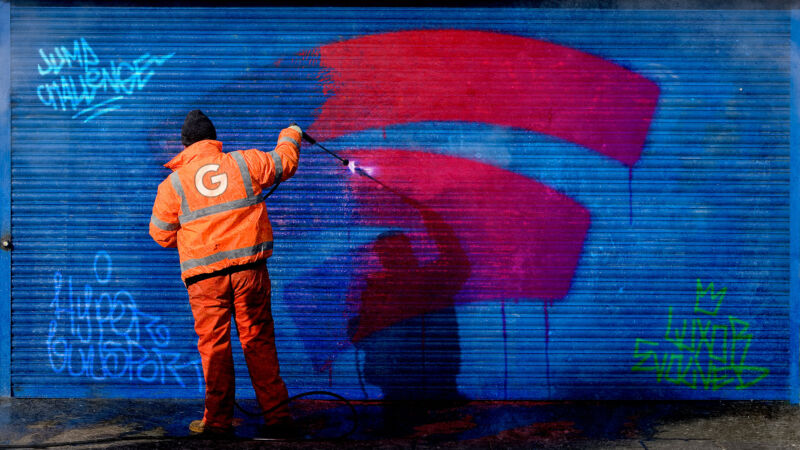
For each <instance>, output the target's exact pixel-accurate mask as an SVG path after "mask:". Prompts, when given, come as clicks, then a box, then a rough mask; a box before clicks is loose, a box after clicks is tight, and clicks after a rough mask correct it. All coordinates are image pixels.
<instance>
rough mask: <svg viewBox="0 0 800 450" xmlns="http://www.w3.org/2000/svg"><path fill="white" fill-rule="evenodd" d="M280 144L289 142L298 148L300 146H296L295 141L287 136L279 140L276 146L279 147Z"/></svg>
mask: <svg viewBox="0 0 800 450" xmlns="http://www.w3.org/2000/svg"><path fill="white" fill-rule="evenodd" d="M281 142H291V143H292V144H294V145H296V146H298V147H300V144H298V143H297V141H295V140H294V139H292V138H290V137H289V136H284V137H282V138H280V139H279V140H278V145H280V144H281Z"/></svg>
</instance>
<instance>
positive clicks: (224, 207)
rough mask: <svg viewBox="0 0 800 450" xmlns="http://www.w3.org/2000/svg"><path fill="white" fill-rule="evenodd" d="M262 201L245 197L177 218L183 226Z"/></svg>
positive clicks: (257, 198)
mask: <svg viewBox="0 0 800 450" xmlns="http://www.w3.org/2000/svg"><path fill="white" fill-rule="evenodd" d="M262 201H264V200H263V199H262V198H261V197H247V198H243V199H240V200H233V201H230V202H225V203H220V204H219V205H212V206H207V207H205V208H201V209H198V210H197V211H192V212H190V213H187V214H182V215H180V216H179V217H178V220H179V221H180V222H181V223H182V224H184V223H186V222H191V221H192V220H196V219H199V218H201V217H205V216H210V215H211V214H217V213H221V212H224V211H230V210H233V209H239V208H244V207H246V206H253V205H257V204H259V203H261V202H262Z"/></svg>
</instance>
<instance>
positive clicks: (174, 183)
mask: <svg viewBox="0 0 800 450" xmlns="http://www.w3.org/2000/svg"><path fill="white" fill-rule="evenodd" d="M301 139H302V135H301V133H300V132H298V131H297V130H295V129H293V128H286V129H284V130H283V131H281V133H280V136H279V137H278V145H277V146H276V147H275V150H273V151H271V152H269V153H266V152H262V151H259V150H254V149H253V150H242V151H235V152H231V153H223V152H222V143H221V142H218V141H213V140H203V141H200V142H196V143H194V144H192V145H190V146H188V147H186V148H185V149H184V150H183V151H182V152H181V153H179V154H178V155H177V156H176V157H175V158H173V159H172V161H170V162H168V163H167V164H165V165H164V166H165V167H167V168H169V169H172V170H173V172H172V174H171V175H170V176H169V177H167V179H166V180H164V181H163V182H162V183H161V184H160V185H159V186H158V194H157V196H156V200H155V203H154V204H153V215H152V216H151V218H150V236H152V237H153V239H155V241H156V242H158V243H159V244H160V245H161V246H163V247H178V255H179V256H180V261H181V278H183V280H184V281H185V280H186V279H187V278H190V277H193V276H196V275H202V274H207V273H212V272H217V271H219V270H223V269H227V268H229V267H233V266H239V265H243V264H248V263H254V262H257V261H262V260H265V259H266V258H268V257H269V256H270V255H272V226H271V225H270V223H269V218H268V217H267V207H266V205H265V204H264V199H263V198H262V196H261V194H262V192H263V191H264V190H265V189H266V188H269V187H270V186H272V185H274V184H276V183H279V182H281V181H285V180H287V179H289V178H290V177H291V176H292V175H294V173H295V171H296V170H297V162H298V159H299V156H300V142H301Z"/></svg>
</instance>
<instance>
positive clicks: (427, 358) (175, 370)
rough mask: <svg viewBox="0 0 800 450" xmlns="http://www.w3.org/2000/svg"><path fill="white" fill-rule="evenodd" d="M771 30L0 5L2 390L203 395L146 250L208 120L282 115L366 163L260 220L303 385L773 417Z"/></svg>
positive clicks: (299, 386) (785, 214)
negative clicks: (693, 404)
mask: <svg viewBox="0 0 800 450" xmlns="http://www.w3.org/2000/svg"><path fill="white" fill-rule="evenodd" d="M790 25H791V21H790V15H789V14H788V13H787V12H782V11H758V12H753V11H709V12H702V11H588V10H552V11H551V10H525V9H510V10H506V9H402V8H398V9H327V8H325V9H303V10H297V9H221V8H215V9H204V8H84V7H69V8H39V7H37V8H32V7H12V8H11V37H12V39H11V167H12V203H11V219H12V234H13V237H14V243H15V249H14V250H13V254H12V263H11V264H12V266H11V267H12V291H11V296H12V308H11V322H12V328H11V330H12V335H13V336H12V340H11V391H12V394H13V395H15V396H20V397H83V396H91V397H200V396H202V392H203V383H202V374H201V371H200V366H199V360H198V355H197V351H196V348H195V344H196V335H195V334H194V330H193V322H192V317H191V312H190V309H189V306H188V301H187V296H186V291H185V287H184V286H183V284H182V283H181V280H180V277H179V266H178V257H177V253H176V252H175V250H172V249H161V248H160V247H158V246H157V245H156V244H155V243H154V242H153V241H152V240H151V239H150V237H149V236H148V233H147V229H148V223H149V220H150V214H151V207H152V203H153V200H154V198H155V193H156V187H157V186H158V183H160V182H161V181H162V180H163V179H164V178H165V177H166V176H168V175H169V171H168V170H167V169H165V168H163V166H162V165H163V164H164V163H166V162H167V161H169V160H170V159H171V158H172V157H173V156H174V155H175V154H176V153H177V152H179V151H180V150H181V149H182V146H181V145H180V127H181V124H182V121H183V117H184V116H185V114H186V112H188V111H189V110H191V109H195V108H199V109H202V110H203V111H204V112H205V113H206V114H207V115H208V116H209V117H210V118H211V119H212V120H213V121H214V123H215V125H216V128H217V131H218V137H219V140H221V141H222V142H223V143H224V149H225V150H227V151H233V150H240V149H247V148H258V149H261V150H264V151H269V150H272V148H273V147H274V145H275V141H276V139H277V134H278V132H279V130H280V129H281V128H283V127H285V126H288V125H289V123H291V122H297V123H299V124H300V125H301V126H302V127H303V128H304V129H305V130H307V131H308V132H309V134H311V135H312V136H315V137H316V138H317V139H318V140H319V141H320V142H321V143H323V145H325V146H326V147H327V148H329V149H331V150H334V151H337V152H341V156H342V157H345V158H349V160H350V161H353V162H354V163H355V164H356V166H355V167H353V170H348V169H347V168H345V167H343V166H342V165H341V164H340V163H339V162H338V161H336V160H335V159H333V158H331V157H330V156H329V155H327V154H325V153H324V152H322V151H321V150H320V149H318V148H316V147H313V146H310V145H308V144H306V145H304V147H303V150H302V155H301V166H300V169H299V170H298V173H297V175H296V176H295V178H293V179H292V180H290V181H288V182H286V183H283V184H282V185H281V186H280V188H279V189H278V190H277V191H276V193H275V194H274V195H273V196H272V197H271V198H270V199H269V200H267V206H268V209H269V211H270V217H271V220H272V224H273V226H274V230H275V248H274V256H273V257H272V258H271V259H270V262H269V268H270V273H271V276H272V279H273V312H274V315H275V321H276V332H277V338H278V350H279V354H280V358H281V362H282V364H281V370H282V374H283V376H284V378H285V380H286V382H287V384H288V386H289V387H290V391H292V392H293V393H297V392H300V391H306V390H311V389H320V388H323V389H330V390H334V391H336V392H339V393H341V394H343V395H347V396H349V397H352V398H372V399H375V398H382V397H385V398H396V397H398V396H406V397H407V398H446V397H454V396H464V397H467V398H473V399H574V398H597V399H611V398H649V399H653V398H671V399H709V398H726V399H786V398H789V396H790V392H791V390H792V389H794V390H795V394H796V385H797V381H798V380H797V379H795V378H796V375H797V374H796V370H795V369H790V366H791V364H794V365H797V362H798V361H797V355H796V353H797V349H796V348H794V347H793V345H794V344H792V342H794V340H793V339H790V334H791V333H795V334H796V332H797V330H791V331H790V316H789V313H790V295H789V294H790V292H789V291H790V273H789V263H790V258H789V237H790V235H789V226H790V217H789V216H790V205H789V193H790V165H789V163H790V158H789V154H790V152H789V135H790V120H789V118H790V113H789V111H790V52H789V48H790ZM356 169H357V170H356ZM376 180H377V181H376ZM236 345H238V344H235V347H234V348H235V349H236ZM235 358H236V370H237V374H238V378H237V389H239V391H240V392H239V393H238V394H239V395H240V396H252V395H253V394H252V390H251V388H250V385H249V380H248V379H247V370H246V368H245V366H244V361H243V358H242V357H241V351H240V350H239V351H235ZM790 372H791V373H790ZM791 374H794V378H792V375H791Z"/></svg>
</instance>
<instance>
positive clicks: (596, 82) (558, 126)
mask: <svg viewBox="0 0 800 450" xmlns="http://www.w3.org/2000/svg"><path fill="white" fill-rule="evenodd" d="M315 53H316V52H315ZM319 58H320V65H321V66H322V67H323V68H325V69H327V70H328V73H327V76H326V77H325V81H324V82H325V86H324V92H325V93H326V94H331V96H330V97H329V98H328V99H327V101H326V102H325V103H324V104H323V105H322V107H321V108H320V114H319V116H318V117H317V120H316V121H315V122H314V124H313V126H312V127H311V129H310V133H311V134H312V135H314V136H317V137H318V138H323V139H330V138H335V137H338V136H341V135H344V134H348V133H352V132H356V131H360V130H364V129H370V128H379V127H387V126H391V125H396V124H402V123H412V122H424V121H464V122H483V123H490V124H495V125H502V126H509V127H517V128H522V129H526V130H531V131H536V132H540V133H544V134H548V135H552V136H556V137H559V138H561V139H564V140H567V141H570V142H573V143H576V144H579V145H582V146H584V147H587V148H590V149H592V150H595V151H597V152H599V153H601V154H604V155H607V156H610V157H612V158H614V159H617V160H619V161H620V162H622V163H624V164H626V165H628V166H631V167H632V166H633V165H634V164H636V161H638V160H639V157H640V155H641V151H642V146H643V145H644V142H645V137H646V136H647V131H648V129H649V127H650V121H651V119H652V117H653V112H654V110H655V107H656V103H657V101H658V93H659V88H658V86H657V85H656V84H655V83H653V82H652V81H650V80H648V79H646V78H644V77H642V76H641V75H638V74H636V73H634V72H631V71H630V70H628V69H626V68H624V67H622V66H619V65H617V64H614V63H612V62H609V61H606V60H604V59H602V58H599V57H597V56H594V55H591V54H588V53H585V52H582V51H579V50H575V49H572V48H569V47H564V46H561V45H556V44H552V43H549V42H545V41H540V40H536V39H529V38H524V37H519V36H512V35H508V34H499V33H490V32H482V31H465V30H432V31H403V32H397V33H387V34H376V35H370V36H364V37H359V38H356V39H351V40H348V41H344V42H340V43H336V44H330V45H326V46H323V47H321V48H319Z"/></svg>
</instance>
